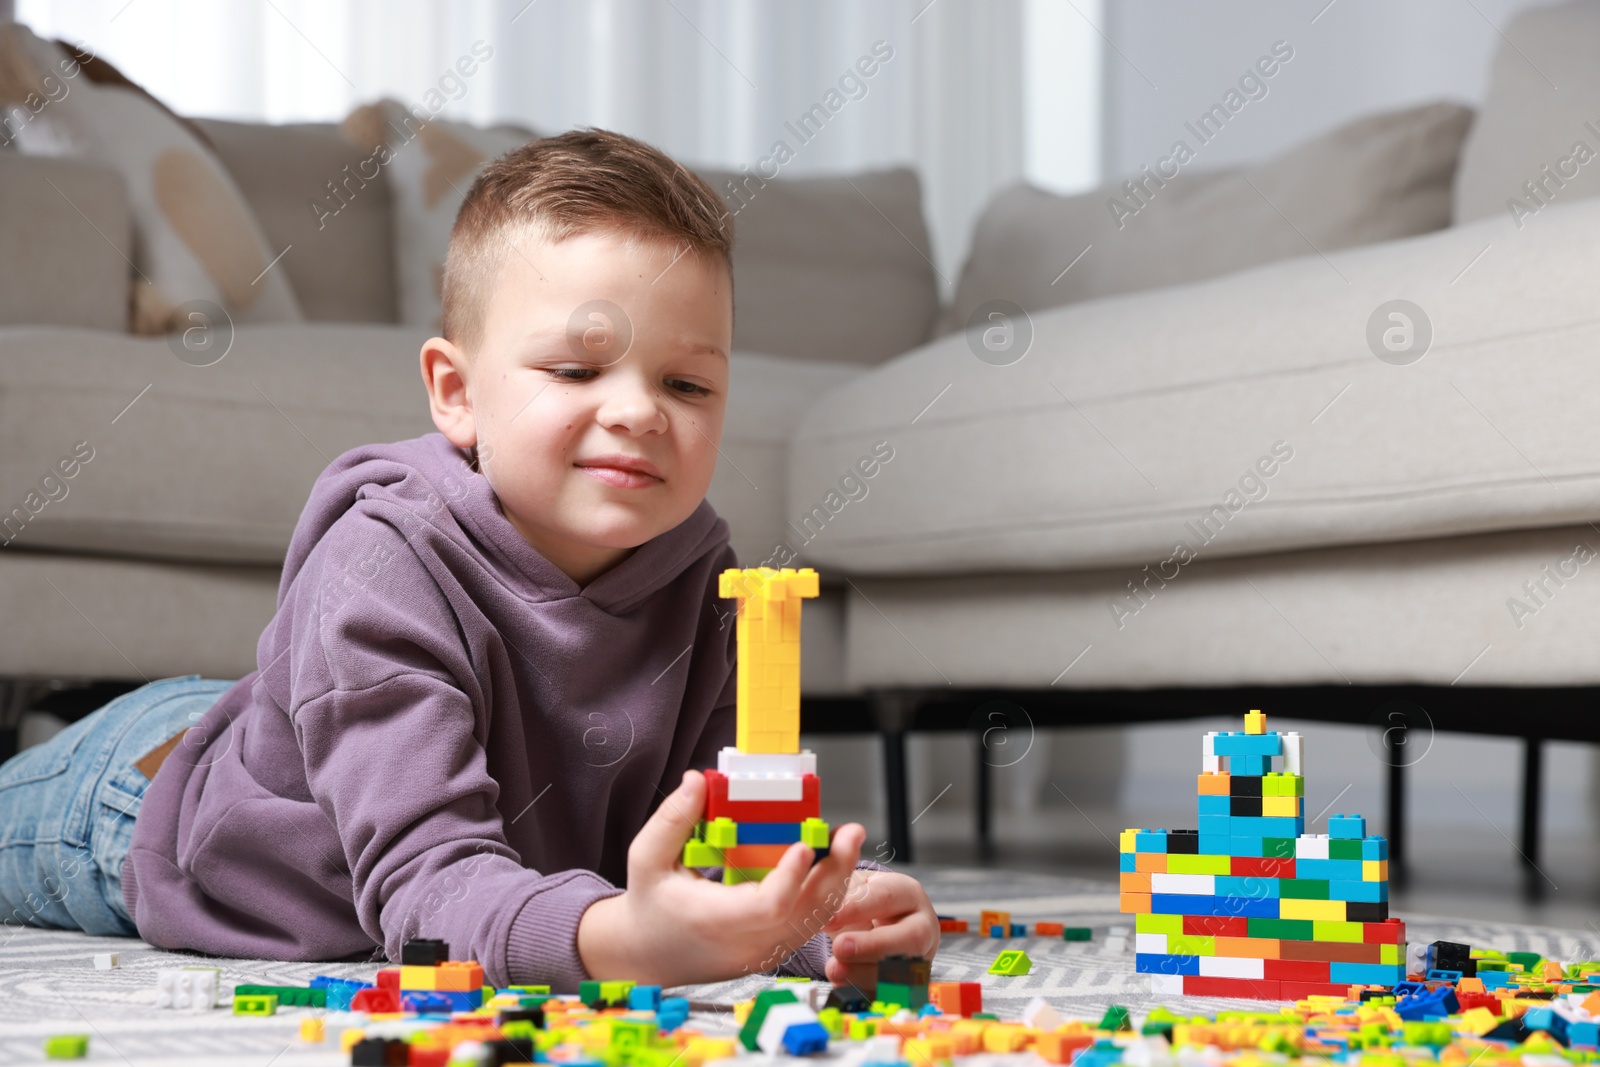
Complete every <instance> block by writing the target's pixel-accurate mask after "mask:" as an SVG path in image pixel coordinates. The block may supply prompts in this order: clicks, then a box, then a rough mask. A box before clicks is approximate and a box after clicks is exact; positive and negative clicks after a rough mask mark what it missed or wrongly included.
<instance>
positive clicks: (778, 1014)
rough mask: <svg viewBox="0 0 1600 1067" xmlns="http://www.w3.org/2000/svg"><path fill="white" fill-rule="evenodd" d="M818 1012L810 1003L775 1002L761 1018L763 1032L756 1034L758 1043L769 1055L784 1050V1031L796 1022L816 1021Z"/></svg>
mask: <svg viewBox="0 0 1600 1067" xmlns="http://www.w3.org/2000/svg"><path fill="white" fill-rule="evenodd" d="M816 1020H817V1013H816V1012H814V1011H812V1010H811V1007H810V1005H808V1004H774V1005H772V1007H770V1008H768V1009H767V1017H766V1018H765V1019H762V1020H761V1032H760V1033H758V1034H757V1035H756V1045H757V1047H759V1048H760V1049H761V1051H762V1052H765V1053H766V1054H767V1055H769V1056H776V1055H778V1054H780V1053H782V1052H783V1032H784V1031H785V1030H787V1029H789V1027H791V1026H793V1025H794V1024H795V1023H809V1022H816Z"/></svg>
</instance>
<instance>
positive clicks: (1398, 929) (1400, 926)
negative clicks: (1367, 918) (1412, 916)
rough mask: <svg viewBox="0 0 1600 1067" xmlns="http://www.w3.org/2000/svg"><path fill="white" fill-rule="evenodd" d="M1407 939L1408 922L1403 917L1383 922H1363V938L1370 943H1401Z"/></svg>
mask: <svg viewBox="0 0 1600 1067" xmlns="http://www.w3.org/2000/svg"><path fill="white" fill-rule="evenodd" d="M1405 939H1406V924H1405V921H1404V920H1402V919H1390V920H1389V921H1388V922H1381V923H1362V924H1361V940H1363V941H1365V942H1366V943H1367V944H1369V945H1399V944H1403V943H1404V942H1405Z"/></svg>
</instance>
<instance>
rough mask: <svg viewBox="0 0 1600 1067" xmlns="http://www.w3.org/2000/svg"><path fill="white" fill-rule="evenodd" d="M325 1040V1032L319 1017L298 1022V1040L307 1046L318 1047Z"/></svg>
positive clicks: (315, 1016)
mask: <svg viewBox="0 0 1600 1067" xmlns="http://www.w3.org/2000/svg"><path fill="white" fill-rule="evenodd" d="M326 1039H327V1030H326V1028H325V1026H324V1024H323V1021H322V1017H321V1016H319V1015H314V1016H311V1017H310V1018H306V1019H301V1020H300V1040H301V1041H304V1042H305V1043H306V1044H308V1045H320V1044H322V1042H323V1041H324V1040H326Z"/></svg>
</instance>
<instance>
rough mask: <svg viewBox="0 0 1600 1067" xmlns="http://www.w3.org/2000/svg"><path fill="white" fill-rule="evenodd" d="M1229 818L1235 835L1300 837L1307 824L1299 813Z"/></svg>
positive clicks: (1230, 830)
mask: <svg viewBox="0 0 1600 1067" xmlns="http://www.w3.org/2000/svg"><path fill="white" fill-rule="evenodd" d="M1201 817H1202V818H1204V816H1201ZM1229 820H1230V822H1229V832H1230V833H1232V834H1233V835H1234V836H1235V837H1299V836H1300V835H1301V834H1303V833H1305V825H1306V821H1305V819H1304V818H1303V817H1302V816H1299V815H1296V816H1295V817H1293V818H1290V817H1288V816H1286V815H1231V816H1229Z"/></svg>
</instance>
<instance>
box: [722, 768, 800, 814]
mask: <svg viewBox="0 0 1600 1067" xmlns="http://www.w3.org/2000/svg"><path fill="white" fill-rule="evenodd" d="M705 776H706V818H707V819H708V820H709V819H720V818H723V817H727V818H729V819H732V820H733V821H734V822H805V821H806V820H807V819H820V818H822V783H821V782H820V780H819V779H818V778H817V776H816V775H814V774H808V775H806V776H805V779H804V780H803V782H802V784H801V786H800V799H799V800H729V799H728V776H727V775H725V774H721V773H719V772H717V771H706V772H705Z"/></svg>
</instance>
